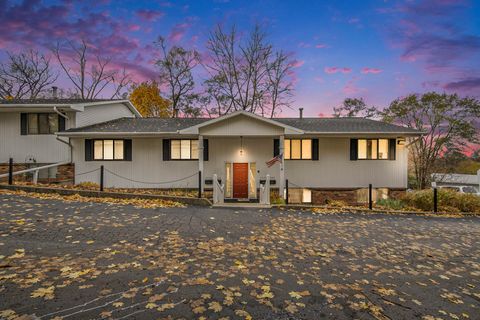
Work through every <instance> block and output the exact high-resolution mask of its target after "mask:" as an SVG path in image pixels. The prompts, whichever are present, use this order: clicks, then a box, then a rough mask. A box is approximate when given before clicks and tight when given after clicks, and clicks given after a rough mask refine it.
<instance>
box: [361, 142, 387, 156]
mask: <svg viewBox="0 0 480 320" xmlns="http://www.w3.org/2000/svg"><path fill="white" fill-rule="evenodd" d="M388 152H389V150H388V139H358V159H359V160H387V159H388Z"/></svg>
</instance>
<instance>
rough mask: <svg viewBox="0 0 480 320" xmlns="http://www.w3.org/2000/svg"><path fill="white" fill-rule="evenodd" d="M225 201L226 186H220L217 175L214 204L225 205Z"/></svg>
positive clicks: (214, 183) (214, 180) (215, 176)
mask: <svg viewBox="0 0 480 320" xmlns="http://www.w3.org/2000/svg"><path fill="white" fill-rule="evenodd" d="M224 199H225V185H223V184H220V183H219V182H218V179H217V175H216V174H214V175H213V203H214V204H217V203H223V201H224Z"/></svg>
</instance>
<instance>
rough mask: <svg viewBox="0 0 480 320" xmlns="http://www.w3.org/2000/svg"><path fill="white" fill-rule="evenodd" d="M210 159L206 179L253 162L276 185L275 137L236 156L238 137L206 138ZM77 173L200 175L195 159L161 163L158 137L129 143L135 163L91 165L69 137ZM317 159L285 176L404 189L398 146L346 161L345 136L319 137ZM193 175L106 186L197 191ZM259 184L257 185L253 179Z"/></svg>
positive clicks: (290, 167)
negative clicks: (378, 156)
mask: <svg viewBox="0 0 480 320" xmlns="http://www.w3.org/2000/svg"><path fill="white" fill-rule="evenodd" d="M208 140H209V160H208V161H205V162H204V178H211V177H212V176H213V174H214V173H216V174H217V175H218V176H219V177H220V178H222V180H223V181H225V162H248V163H249V162H256V164H257V170H258V171H259V172H258V173H257V180H259V179H263V178H265V176H266V175H267V174H270V176H271V178H272V179H276V180H277V185H276V186H275V187H277V186H278V183H279V180H278V179H279V176H280V175H279V174H280V165H279V164H278V163H277V164H275V165H274V166H273V167H271V168H267V166H266V164H265V162H266V161H268V160H270V159H271V158H272V157H273V138H254V137H246V138H244V139H243V155H240V138H238V137H236V138H233V137H231V138H228V137H223V138H209V139H208ZM73 145H74V161H75V173H76V174H79V173H83V172H87V171H90V170H93V169H97V168H99V167H100V165H102V164H103V165H104V166H105V168H106V169H108V170H110V171H112V172H114V173H116V174H118V175H121V176H125V177H128V178H130V179H133V180H139V181H148V182H158V181H170V180H175V179H179V178H183V177H186V176H188V175H190V174H193V173H195V172H197V171H198V162H197V161H163V160H162V140H161V139H160V138H142V139H133V142H132V146H133V152H132V158H133V161H131V162H128V161H121V162H116V161H89V162H85V161H84V158H85V155H84V140H83V139H73ZM319 150H320V156H319V160H318V161H313V160H286V161H285V177H286V178H288V179H289V180H290V182H292V183H294V184H297V185H300V186H302V187H317V188H357V187H365V186H368V184H369V183H372V184H373V185H374V187H377V188H380V187H387V188H406V187H407V152H406V150H405V147H404V146H400V145H397V157H396V160H395V161H391V160H357V161H350V151H349V150H350V144H349V139H347V138H320V139H319ZM197 179H198V178H197V176H195V177H193V178H190V179H188V180H186V181H181V182H175V183H171V184H157V185H155V184H153V185H152V184H142V183H138V182H131V181H127V180H124V179H121V178H118V177H115V176H113V175H111V174H109V173H107V176H106V179H105V184H106V186H108V187H132V188H134V187H136V188H149V187H150V188H154V187H160V188H180V187H186V188H196V187H197V185H198V180H197ZM83 181H93V182H97V183H98V182H99V172H98V171H97V172H94V173H91V174H87V175H80V176H78V175H77V178H76V182H77V183H79V182H83ZM257 186H258V181H257Z"/></svg>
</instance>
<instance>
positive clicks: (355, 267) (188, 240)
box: [0, 194, 480, 320]
mask: <svg viewBox="0 0 480 320" xmlns="http://www.w3.org/2000/svg"><path fill="white" fill-rule="evenodd" d="M17 317H23V318H21V319H101V318H107V319H110V318H111V319H173V318H174V319H178V318H183V319H192V318H194V319H252V318H253V319H352V318H355V319H426V320H434V319H480V218H478V217H465V218H451V217H422V216H415V215H411V216H404V215H381V214H375V215H360V214H323V215H318V214H317V215H314V214H312V213H311V212H307V211H305V212H301V211H288V212H286V211H280V210H259V209H248V210H234V209H212V208H198V207H188V208H161V209H139V208H135V207H132V206H128V205H111V204H104V203H80V202H63V201H59V200H47V199H37V198H31V197H25V196H18V195H7V194H0V319H3V318H4V319H15V318H17Z"/></svg>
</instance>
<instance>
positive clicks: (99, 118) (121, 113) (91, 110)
mask: <svg viewBox="0 0 480 320" xmlns="http://www.w3.org/2000/svg"><path fill="white" fill-rule="evenodd" d="M123 117H130V118H134V117H135V115H134V114H133V112H132V111H131V110H130V109H129V108H128V107H127V106H126V105H124V104H123V103H112V104H104V105H96V106H87V107H85V110H84V111H83V112H79V113H78V114H77V117H76V118H77V120H76V121H77V123H76V126H77V127H84V126H88V125H91V124H95V123H100V122H105V121H109V120H113V119H118V118H123Z"/></svg>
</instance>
